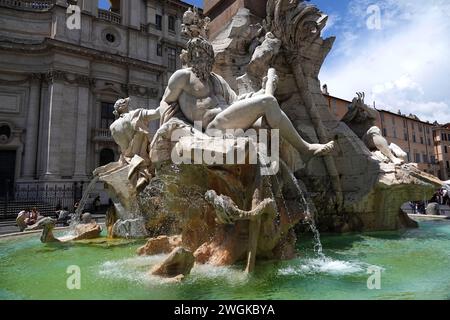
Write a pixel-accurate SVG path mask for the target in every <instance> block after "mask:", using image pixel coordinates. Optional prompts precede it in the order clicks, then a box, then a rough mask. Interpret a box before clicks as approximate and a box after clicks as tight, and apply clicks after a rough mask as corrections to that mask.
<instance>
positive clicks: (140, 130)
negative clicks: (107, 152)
mask: <svg viewBox="0 0 450 320" xmlns="http://www.w3.org/2000/svg"><path fill="white" fill-rule="evenodd" d="M129 103H130V99H129V98H126V99H120V100H118V101H117V102H116V103H115V105H114V115H115V116H116V120H115V121H114V122H113V123H112V124H111V126H110V131H111V135H112V137H113V139H114V141H115V142H116V143H117V144H118V145H119V147H120V152H121V154H120V159H119V161H118V162H116V163H112V164H108V165H106V166H104V167H101V168H98V169H97V170H96V171H95V172H94V173H95V174H96V175H99V174H101V175H104V174H106V173H110V172H112V171H115V170H117V169H119V168H122V167H124V166H127V165H129V166H130V168H129V171H128V179H129V180H130V182H131V184H132V185H133V186H134V187H135V188H136V189H137V190H142V189H143V188H144V187H145V186H146V185H147V184H148V182H149V181H150V179H151V177H152V173H151V172H150V167H151V162H150V157H149V145H150V141H151V135H150V132H149V124H150V121H152V120H155V119H159V118H160V114H159V113H160V111H159V109H156V110H147V109H136V110H130V108H129Z"/></svg>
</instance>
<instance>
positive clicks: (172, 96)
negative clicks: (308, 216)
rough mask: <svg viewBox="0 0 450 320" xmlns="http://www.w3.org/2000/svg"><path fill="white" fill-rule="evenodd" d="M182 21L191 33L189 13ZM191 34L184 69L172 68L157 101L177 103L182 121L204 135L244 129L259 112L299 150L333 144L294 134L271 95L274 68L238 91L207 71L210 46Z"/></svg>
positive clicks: (324, 150)
mask: <svg viewBox="0 0 450 320" xmlns="http://www.w3.org/2000/svg"><path fill="white" fill-rule="evenodd" d="M195 21H197V22H195ZM183 22H184V24H183V29H184V30H186V31H185V33H187V34H192V32H188V31H189V30H191V28H190V25H189V24H190V23H192V24H193V26H195V25H197V24H199V22H198V19H193V18H192V13H190V12H187V13H186V15H185V17H184V21H183ZM200 25H203V23H200ZM196 29H198V28H194V30H196ZM194 34H195V35H197V36H196V37H193V38H192V39H190V40H189V42H188V43H187V50H186V51H185V52H184V53H183V60H184V62H185V63H186V64H187V68H184V69H181V70H178V71H176V72H175V73H174V74H173V75H172V77H171V78H170V79H169V83H168V86H167V89H166V91H165V94H164V96H163V99H162V104H164V105H166V106H167V105H173V104H174V103H177V104H178V105H179V108H180V110H181V112H182V113H183V116H184V117H185V118H186V120H187V121H188V122H189V123H194V122H196V123H197V122H200V123H201V124H202V128H203V130H205V131H206V133H207V134H208V132H212V130H215V131H217V130H219V131H225V130H227V129H234V130H237V129H242V130H244V131H245V130H247V129H249V128H251V127H255V126H258V125H260V123H261V119H262V118H263V117H264V118H265V120H266V122H267V123H268V125H269V126H270V128H272V129H279V130H280V135H281V136H282V137H283V138H284V139H285V140H287V141H288V142H289V143H290V144H291V145H292V146H293V147H294V148H295V149H297V150H298V151H299V152H300V154H302V155H305V156H324V155H326V154H328V153H330V152H331V151H332V150H333V149H334V146H335V144H334V142H329V143H327V144H310V143H307V142H306V141H305V140H303V138H302V137H301V136H300V135H299V133H298V132H297V130H296V129H295V127H294V126H293V124H292V122H291V121H290V120H289V118H288V117H287V115H286V114H285V113H284V112H283V111H282V110H281V108H280V106H279V104H278V102H277V99H276V98H275V97H274V93H275V91H276V89H277V80H278V77H277V76H276V73H275V70H274V69H271V71H270V72H269V73H270V74H269V75H268V76H267V77H265V79H263V81H262V82H263V89H261V90H260V91H259V92H256V93H250V94H246V95H243V96H238V95H237V94H236V93H235V92H234V91H233V90H232V89H231V87H230V86H229V85H228V83H227V82H226V81H225V80H224V79H223V78H222V77H221V76H219V75H218V74H215V73H213V72H212V69H213V65H214V62H215V60H214V50H213V47H212V45H211V44H210V43H209V42H208V41H207V40H206V39H204V38H203V37H202V36H201V34H199V33H198V32H197V33H194Z"/></svg>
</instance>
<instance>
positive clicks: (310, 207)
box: [287, 170, 325, 259]
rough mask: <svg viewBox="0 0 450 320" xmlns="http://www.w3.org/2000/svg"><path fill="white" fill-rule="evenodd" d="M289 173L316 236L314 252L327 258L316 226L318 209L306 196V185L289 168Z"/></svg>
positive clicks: (308, 222)
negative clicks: (301, 183)
mask: <svg viewBox="0 0 450 320" xmlns="http://www.w3.org/2000/svg"><path fill="white" fill-rule="evenodd" d="M287 171H288V173H289V176H290V178H291V180H292V182H293V183H294V185H295V187H296V188H297V191H298V194H299V195H300V197H301V199H300V200H301V201H302V203H303V204H304V209H305V212H306V214H307V215H308V219H306V223H307V224H308V226H309V228H310V229H311V232H312V233H313V236H314V252H315V253H316V254H317V255H318V256H319V257H320V258H322V259H324V258H325V255H324V254H323V247H322V242H321V241H320V232H319V229H317V226H316V216H317V214H316V209H315V207H314V204H312V203H311V202H310V201H308V200H307V199H306V197H305V194H306V191H305V190H306V187H305V186H304V185H302V186H301V185H300V183H299V181H298V180H297V178H296V177H295V176H294V174H293V173H292V172H291V171H290V170H287Z"/></svg>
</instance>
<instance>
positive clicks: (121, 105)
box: [114, 98, 130, 118]
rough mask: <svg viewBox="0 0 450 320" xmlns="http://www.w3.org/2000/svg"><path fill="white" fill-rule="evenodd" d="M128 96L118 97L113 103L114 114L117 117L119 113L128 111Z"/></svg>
mask: <svg viewBox="0 0 450 320" xmlns="http://www.w3.org/2000/svg"><path fill="white" fill-rule="evenodd" d="M129 103H130V98H126V99H119V100H117V101H116V103H115V104H114V115H115V116H116V118H119V117H120V115H121V114H124V113H127V112H129V111H130V110H129Z"/></svg>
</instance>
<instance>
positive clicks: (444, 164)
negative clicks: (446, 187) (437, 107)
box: [433, 124, 450, 181]
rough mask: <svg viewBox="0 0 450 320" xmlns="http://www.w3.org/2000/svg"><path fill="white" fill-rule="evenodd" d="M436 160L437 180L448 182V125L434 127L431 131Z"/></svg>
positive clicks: (449, 157)
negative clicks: (437, 166) (437, 168)
mask: <svg viewBox="0 0 450 320" xmlns="http://www.w3.org/2000/svg"><path fill="white" fill-rule="evenodd" d="M433 136H434V148H435V151H434V152H435V154H436V160H437V162H438V165H439V175H438V176H439V178H440V179H441V180H443V181H448V180H450V124H446V125H443V126H436V127H435V129H434V130H433Z"/></svg>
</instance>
